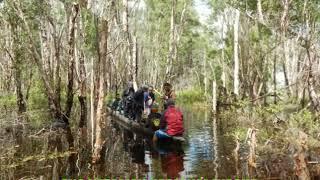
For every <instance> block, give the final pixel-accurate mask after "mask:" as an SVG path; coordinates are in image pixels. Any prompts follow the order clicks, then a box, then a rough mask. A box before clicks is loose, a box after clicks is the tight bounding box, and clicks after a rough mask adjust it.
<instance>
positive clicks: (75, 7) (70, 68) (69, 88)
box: [63, 4, 79, 124]
mask: <svg viewBox="0 0 320 180" xmlns="http://www.w3.org/2000/svg"><path fill="white" fill-rule="evenodd" d="M78 12H79V4H74V5H73V6H72V15H71V17H70V21H69V40H68V45H69V49H68V58H69V65H68V86H67V102H66V107H65V113H64V116H63V121H64V122H65V123H67V124H69V118H70V115H71V110H72V105H73V96H74V93H73V84H74V70H75V55H74V49H75V42H74V37H75V23H76V18H77V16H78Z"/></svg>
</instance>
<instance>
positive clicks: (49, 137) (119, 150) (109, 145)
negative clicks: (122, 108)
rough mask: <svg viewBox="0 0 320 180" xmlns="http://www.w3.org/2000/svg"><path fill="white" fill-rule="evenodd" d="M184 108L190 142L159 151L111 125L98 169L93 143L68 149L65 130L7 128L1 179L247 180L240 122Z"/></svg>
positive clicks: (3, 135)
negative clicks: (241, 179)
mask: <svg viewBox="0 0 320 180" xmlns="http://www.w3.org/2000/svg"><path fill="white" fill-rule="evenodd" d="M181 109H182V111H183V114H184V124H185V134H184V137H185V139H186V142H184V143H182V144H178V143H171V144H170V145H166V144H162V145H161V144H160V145H159V144H158V145H156V146H155V145H153V143H152V141H151V139H150V138H146V137H144V136H143V135H141V134H136V133H134V132H131V131H128V130H127V129H124V128H123V127H122V126H121V125H119V124H117V123H116V122H111V124H110V125H109V126H110V127H109V128H107V129H109V130H107V132H106V137H108V138H107V139H106V149H103V152H104V155H103V157H104V158H103V159H104V162H103V163H101V164H99V165H95V166H92V165H91V163H90V162H91V157H90V156H91V152H90V151H91V144H89V143H79V140H78V141H76V142H75V147H80V150H78V151H76V150H74V149H69V148H68V143H67V140H66V138H65V136H64V135H63V131H62V130H58V131H55V132H48V133H46V134H43V135H39V136H34V135H30V133H29V134H28V132H24V131H17V130H14V129H15V128H12V129H8V128H2V130H1V138H0V145H1V150H0V153H1V159H0V179H59V178H63V177H65V178H68V177H69V178H70V177H78V178H79V177H80V178H85V177H93V176H94V177H99V178H139V179H145V178H148V179H158V178H182V179H189V178H201V177H204V178H229V179H230V178H236V177H240V176H241V177H244V176H246V175H243V174H244V173H243V172H244V171H246V172H248V170H247V169H246V167H244V166H242V164H241V159H242V158H241V155H239V157H240V159H236V158H235V156H234V155H235V152H234V149H235V148H236V143H235V138H234V136H233V135H232V134H231V133H230V131H232V130H233V129H235V128H236V126H237V125H236V124H237V123H235V122H232V121H229V120H228V119H217V118H213V117H212V116H211V114H210V112H209V111H207V110H203V109H195V108H193V107H191V106H186V107H183V108H181ZM2 127H3V126H2ZM35 132H37V131H35ZM44 136H45V137H44ZM87 141H88V142H89V140H87ZM240 151H241V150H240ZM247 175H248V176H249V177H254V176H256V175H255V174H247ZM248 176H246V177H248Z"/></svg>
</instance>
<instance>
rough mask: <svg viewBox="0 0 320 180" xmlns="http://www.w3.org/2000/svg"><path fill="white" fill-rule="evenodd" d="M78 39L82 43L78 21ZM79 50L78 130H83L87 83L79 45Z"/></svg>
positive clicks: (80, 24)
mask: <svg viewBox="0 0 320 180" xmlns="http://www.w3.org/2000/svg"><path fill="white" fill-rule="evenodd" d="M79 38H80V40H81V44H82V43H83V42H84V37H83V26H82V21H81V20H80V21H79ZM78 50H79V82H78V83H79V89H80V92H79V96H78V100H79V103H80V121H79V128H85V127H86V126H87V112H88V110H87V96H86V92H87V81H86V76H87V75H86V67H85V60H84V58H85V56H84V54H83V51H81V45H80V48H78Z"/></svg>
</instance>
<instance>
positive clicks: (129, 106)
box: [122, 82, 135, 119]
mask: <svg viewBox="0 0 320 180" xmlns="http://www.w3.org/2000/svg"><path fill="white" fill-rule="evenodd" d="M134 92H135V91H134V88H133V83H132V82H129V83H128V87H127V88H126V89H125V90H124V91H123V93H122V100H123V111H124V116H125V117H128V118H130V119H133V117H134V104H133V95H134Z"/></svg>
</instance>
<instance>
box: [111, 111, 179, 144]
mask: <svg viewBox="0 0 320 180" xmlns="http://www.w3.org/2000/svg"><path fill="white" fill-rule="evenodd" d="M107 110H108V112H109V113H110V114H111V115H112V116H113V117H114V119H113V120H114V121H115V122H117V123H118V124H120V125H121V126H123V127H125V128H126V129H128V130H131V131H133V132H137V133H142V134H144V135H147V136H149V137H152V136H153V134H154V132H153V131H152V129H149V128H146V127H143V125H140V124H139V123H137V122H135V121H133V120H130V119H128V118H127V117H125V116H124V115H122V114H120V112H119V111H114V110H112V109H110V108H109V107H107ZM172 139H173V140H174V141H180V142H184V141H185V139H184V138H183V137H172Z"/></svg>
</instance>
